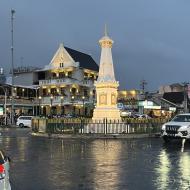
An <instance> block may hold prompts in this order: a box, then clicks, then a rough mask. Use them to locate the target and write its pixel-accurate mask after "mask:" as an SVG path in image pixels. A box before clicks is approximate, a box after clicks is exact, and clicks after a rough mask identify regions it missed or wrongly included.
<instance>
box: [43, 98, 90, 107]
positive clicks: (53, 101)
mask: <svg viewBox="0 0 190 190" xmlns="http://www.w3.org/2000/svg"><path fill="white" fill-rule="evenodd" d="M89 101H90V98H85V99H84V103H87V102H89ZM40 104H41V105H51V104H52V105H59V104H62V105H64V104H83V100H82V96H75V98H74V99H72V98H71V97H65V96H64V98H63V99H61V96H53V99H51V97H50V96H44V97H42V99H41V100H40Z"/></svg>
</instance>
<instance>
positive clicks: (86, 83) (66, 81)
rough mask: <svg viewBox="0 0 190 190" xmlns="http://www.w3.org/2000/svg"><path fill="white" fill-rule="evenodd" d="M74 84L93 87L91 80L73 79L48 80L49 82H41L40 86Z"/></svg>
mask: <svg viewBox="0 0 190 190" xmlns="http://www.w3.org/2000/svg"><path fill="white" fill-rule="evenodd" d="M73 83H76V84H78V85H81V86H93V81H91V80H84V81H79V80H76V79H72V78H60V79H47V80H40V81H39V85H40V86H43V85H57V84H65V85H72V84H73Z"/></svg>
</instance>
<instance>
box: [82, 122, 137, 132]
mask: <svg viewBox="0 0 190 190" xmlns="http://www.w3.org/2000/svg"><path fill="white" fill-rule="evenodd" d="M133 130H134V128H131V127H130V126H129V124H125V123H107V124H105V123H89V124H87V125H84V129H83V133H103V134H117V133H131V132H134V131H133Z"/></svg>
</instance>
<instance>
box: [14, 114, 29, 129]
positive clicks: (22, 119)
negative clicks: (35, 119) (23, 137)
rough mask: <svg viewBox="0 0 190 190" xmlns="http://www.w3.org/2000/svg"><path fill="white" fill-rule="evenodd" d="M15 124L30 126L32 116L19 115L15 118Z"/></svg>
mask: <svg viewBox="0 0 190 190" xmlns="http://www.w3.org/2000/svg"><path fill="white" fill-rule="evenodd" d="M16 125H17V126H19V127H21V128H22V127H31V126H32V116H20V117H18V119H17V122H16Z"/></svg>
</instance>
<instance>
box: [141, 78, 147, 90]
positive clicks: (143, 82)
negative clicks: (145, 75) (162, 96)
mask: <svg viewBox="0 0 190 190" xmlns="http://www.w3.org/2000/svg"><path fill="white" fill-rule="evenodd" d="M146 85H147V82H146V80H144V79H143V80H141V81H140V87H141V89H142V93H143V94H145V86H146Z"/></svg>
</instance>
